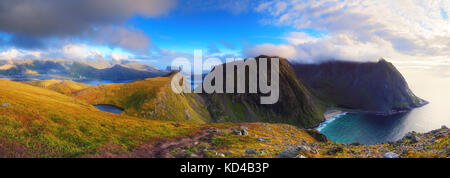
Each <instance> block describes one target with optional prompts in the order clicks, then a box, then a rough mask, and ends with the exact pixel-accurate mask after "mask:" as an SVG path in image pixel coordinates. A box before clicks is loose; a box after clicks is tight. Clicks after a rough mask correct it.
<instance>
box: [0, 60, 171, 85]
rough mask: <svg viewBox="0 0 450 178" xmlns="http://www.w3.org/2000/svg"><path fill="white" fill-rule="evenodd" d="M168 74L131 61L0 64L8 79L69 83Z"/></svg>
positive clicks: (25, 61) (3, 62)
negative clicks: (55, 80) (44, 77)
mask: <svg viewBox="0 0 450 178" xmlns="http://www.w3.org/2000/svg"><path fill="white" fill-rule="evenodd" d="M166 74H168V72H167V71H161V70H159V69H158V68H156V67H154V66H151V65H147V64H142V63H138V62H134V61H128V60H122V61H106V60H97V61H81V60H80V61H75V60H10V61H0V75H2V76H4V77H8V78H27V77H40V76H51V77H50V78H59V79H70V80H81V79H86V80H139V79H145V78H151V77H157V76H162V75H166Z"/></svg>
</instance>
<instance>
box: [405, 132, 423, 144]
mask: <svg viewBox="0 0 450 178" xmlns="http://www.w3.org/2000/svg"><path fill="white" fill-rule="evenodd" d="M403 138H406V139H410V140H411V142H412V143H417V142H419V137H417V136H416V135H415V134H414V133H413V132H410V133H407V134H406V135H405V137H403Z"/></svg>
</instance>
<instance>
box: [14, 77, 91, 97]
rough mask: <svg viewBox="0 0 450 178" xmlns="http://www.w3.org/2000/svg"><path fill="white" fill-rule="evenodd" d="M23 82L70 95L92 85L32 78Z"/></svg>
mask: <svg viewBox="0 0 450 178" xmlns="http://www.w3.org/2000/svg"><path fill="white" fill-rule="evenodd" d="M23 83H25V84H28V85H32V86H36V87H41V88H47V89H49V90H53V91H56V92H58V93H61V94H65V95H68V96H71V95H72V94H73V93H75V92H77V91H80V90H82V89H86V88H89V87H92V85H88V84H84V83H78V82H74V81H71V80H64V81H61V80H32V81H24V82H23Z"/></svg>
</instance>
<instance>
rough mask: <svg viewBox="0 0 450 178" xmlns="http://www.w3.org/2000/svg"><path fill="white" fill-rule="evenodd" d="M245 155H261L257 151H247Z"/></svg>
mask: <svg viewBox="0 0 450 178" xmlns="http://www.w3.org/2000/svg"><path fill="white" fill-rule="evenodd" d="M244 154H246V155H259V153H258V152H257V151H256V150H255V149H247V150H245V152H244Z"/></svg>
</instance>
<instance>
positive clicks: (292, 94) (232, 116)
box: [203, 56, 324, 128]
mask: <svg viewBox="0 0 450 178" xmlns="http://www.w3.org/2000/svg"><path fill="white" fill-rule="evenodd" d="M261 58H266V59H271V58H279V90H280V92H279V99H278V102H276V103H274V104H268V105H263V104H260V98H261V97H262V96H266V95H265V94H263V93H262V92H259V91H258V93H248V92H247V93H245V94H239V93H226V94H223V93H213V94H204V95H203V96H204V97H205V98H206V100H207V102H208V109H209V111H210V113H211V115H212V117H213V119H214V120H216V121H218V122H269V123H287V124H292V125H295V126H298V127H303V128H305V127H313V126H316V125H317V124H318V123H320V122H321V121H322V120H323V116H322V114H323V110H324V109H323V107H322V106H321V105H320V101H318V100H317V99H316V98H315V97H314V96H313V95H311V94H310V92H309V91H308V90H307V88H306V87H305V86H304V84H303V83H302V81H301V80H299V79H298V78H297V76H296V75H295V72H294V70H293V69H292V67H291V64H290V63H289V61H288V60H286V59H283V58H280V57H275V56H274V57H269V56H258V57H256V58H255V59H256V60H257V61H259V60H260V59H261ZM223 67H224V68H226V65H223ZM224 71H226V70H225V69H224ZM231 77H233V75H232V74H231V75H230V74H227V76H226V77H225V78H231ZM248 84H249V82H248V79H246V86H248ZM225 85H226V83H224V86H225Z"/></svg>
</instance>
